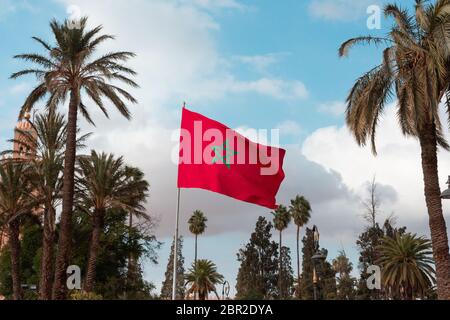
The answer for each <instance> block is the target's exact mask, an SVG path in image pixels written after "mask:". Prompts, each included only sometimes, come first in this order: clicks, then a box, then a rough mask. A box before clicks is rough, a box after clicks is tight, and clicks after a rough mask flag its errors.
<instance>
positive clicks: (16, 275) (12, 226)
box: [8, 219, 22, 300]
mask: <svg viewBox="0 0 450 320" xmlns="http://www.w3.org/2000/svg"><path fill="white" fill-rule="evenodd" d="M19 233H20V224H19V221H18V220H17V219H16V220H14V221H12V222H10V223H9V240H8V241H9V248H10V250H11V277H12V284H13V299H14V300H21V299H22V284H21V283H20V281H21V280H20V240H19Z"/></svg>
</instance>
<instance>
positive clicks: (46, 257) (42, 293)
mask: <svg viewBox="0 0 450 320" xmlns="http://www.w3.org/2000/svg"><path fill="white" fill-rule="evenodd" d="M54 223H55V209H54V208H53V206H51V205H50V206H48V208H46V209H45V211H44V236H43V240H42V259H41V277H40V284H39V298H40V299H41V300H50V299H51V298H52V269H53V241H54V239H55V232H54Z"/></svg>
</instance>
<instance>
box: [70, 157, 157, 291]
mask: <svg viewBox="0 0 450 320" xmlns="http://www.w3.org/2000/svg"><path fill="white" fill-rule="evenodd" d="M78 166H79V171H80V173H79V175H77V179H76V181H77V199H79V200H78V201H77V202H78V203H77V204H78V206H79V207H80V209H82V210H83V211H85V212H87V213H90V214H91V218H92V234H91V242H90V247H89V258H88V263H87V268H86V277H85V284H84V291H86V292H91V291H92V290H93V288H94V283H95V271H96V264H97V257H98V251H99V246H100V238H101V235H102V233H103V227H104V220H105V214H106V213H107V211H108V210H109V209H113V208H120V209H123V210H126V211H127V212H132V213H133V214H137V215H145V208H144V207H143V201H144V200H145V198H146V197H147V192H148V188H149V187H148V183H147V181H145V180H143V179H141V178H139V179H136V177H137V176H136V170H134V169H132V168H130V167H126V166H124V163H123V158H122V157H120V158H114V156H113V155H112V154H110V155H107V154H105V153H101V154H97V152H95V151H92V152H91V155H90V156H84V157H80V158H79V159H78Z"/></svg>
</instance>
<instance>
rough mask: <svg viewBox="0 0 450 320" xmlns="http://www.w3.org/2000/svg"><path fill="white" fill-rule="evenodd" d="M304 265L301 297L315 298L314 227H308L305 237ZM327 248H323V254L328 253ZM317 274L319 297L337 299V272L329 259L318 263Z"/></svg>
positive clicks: (320, 298) (305, 298)
mask: <svg viewBox="0 0 450 320" xmlns="http://www.w3.org/2000/svg"><path fill="white" fill-rule="evenodd" d="M302 252H303V259H302V261H303V265H302V276H301V277H302V278H301V283H300V290H301V297H302V299H304V300H313V299H314V283H313V262H312V256H313V255H314V254H315V250H314V232H313V230H312V229H309V228H306V235H305V236H304V237H303V249H302ZM327 253H328V252H327V250H326V249H322V254H324V255H325V256H326V255H327ZM316 274H317V278H318V283H317V292H318V299H319V300H322V299H335V298H336V278H335V275H336V272H335V271H334V270H333V267H332V266H331V264H330V263H329V262H328V261H323V262H322V263H318V264H317V265H316Z"/></svg>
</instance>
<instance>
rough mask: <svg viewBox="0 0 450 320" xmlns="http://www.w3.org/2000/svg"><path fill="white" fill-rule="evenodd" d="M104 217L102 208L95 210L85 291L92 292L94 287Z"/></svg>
mask: <svg viewBox="0 0 450 320" xmlns="http://www.w3.org/2000/svg"><path fill="white" fill-rule="evenodd" d="M103 219H104V212H103V211H102V210H95V211H94V216H93V229H92V235H91V243H90V247H89V259H88V262H87V270H86V280H85V283H84V291H86V292H92V290H93V289H94V283H95V271H96V267H97V257H98V249H99V248H100V236H101V234H102V231H103Z"/></svg>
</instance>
